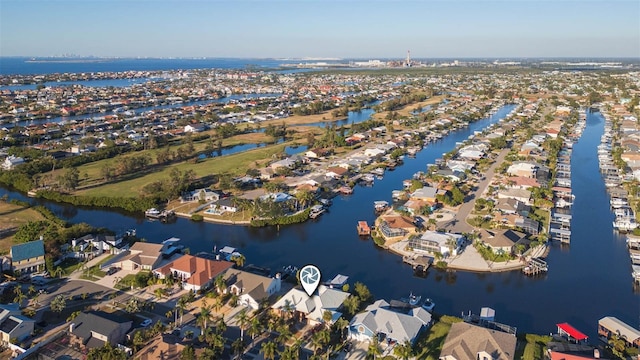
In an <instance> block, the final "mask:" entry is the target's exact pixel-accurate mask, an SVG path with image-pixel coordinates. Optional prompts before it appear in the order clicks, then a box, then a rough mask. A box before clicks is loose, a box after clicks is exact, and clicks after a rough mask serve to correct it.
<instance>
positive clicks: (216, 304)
mask: <svg viewBox="0 0 640 360" xmlns="http://www.w3.org/2000/svg"><path fill="white" fill-rule="evenodd" d="M223 305H224V304H223V303H222V298H220V297H217V298H215V299H213V305H211V307H212V308H213V310H215V312H216V313H218V312H220V309H222V306H223Z"/></svg>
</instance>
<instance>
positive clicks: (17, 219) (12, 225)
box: [0, 201, 44, 254]
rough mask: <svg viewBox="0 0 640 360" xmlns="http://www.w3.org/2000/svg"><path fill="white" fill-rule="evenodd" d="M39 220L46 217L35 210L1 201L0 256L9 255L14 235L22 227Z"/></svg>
mask: <svg viewBox="0 0 640 360" xmlns="http://www.w3.org/2000/svg"><path fill="white" fill-rule="evenodd" d="M39 220H44V217H43V216H42V214H40V213H39V212H37V211H35V210H33V209H30V208H25V207H22V206H20V205H14V204H10V203H7V202H4V201H0V254H8V253H9V249H11V245H13V235H14V233H15V232H16V231H17V230H18V228H19V227H20V225H22V224H26V223H27V222H30V221H39Z"/></svg>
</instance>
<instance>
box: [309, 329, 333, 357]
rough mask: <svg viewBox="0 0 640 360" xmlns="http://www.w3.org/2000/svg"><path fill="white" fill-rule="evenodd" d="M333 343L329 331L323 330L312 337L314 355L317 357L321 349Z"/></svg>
mask: <svg viewBox="0 0 640 360" xmlns="http://www.w3.org/2000/svg"><path fill="white" fill-rule="evenodd" d="M329 341H331V334H329V331H328V330H327V329H322V330H320V331H318V332H317V333H315V334H313V336H312V337H311V344H312V346H313V355H315V354H316V353H317V352H318V350H319V349H321V348H323V347H325V346H326V345H327V344H329Z"/></svg>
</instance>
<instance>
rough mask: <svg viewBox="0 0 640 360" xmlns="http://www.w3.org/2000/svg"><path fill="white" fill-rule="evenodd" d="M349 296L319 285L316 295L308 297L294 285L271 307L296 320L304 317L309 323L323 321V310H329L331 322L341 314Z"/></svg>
mask: <svg viewBox="0 0 640 360" xmlns="http://www.w3.org/2000/svg"><path fill="white" fill-rule="evenodd" d="M349 296H350V294H349V293H347V292H344V291H341V290H338V289H333V288H330V287H327V286H325V285H320V286H318V290H317V295H316V294H314V295H313V296H311V297H309V295H307V293H306V292H305V291H304V290H302V289H300V288H297V287H296V288H293V289H291V290H290V291H289V292H288V293H286V294H285V295H283V296H282V297H281V298H280V299H279V300H278V301H277V302H276V303H275V304H273V306H271V308H272V309H274V311H276V312H278V313H279V314H282V315H284V314H290V315H292V316H293V317H294V318H296V319H298V320H303V319H305V320H306V321H307V322H308V323H309V324H310V325H316V324H321V323H324V320H323V315H324V313H325V311H329V312H330V313H331V321H330V322H331V323H333V322H335V321H336V320H338V318H340V316H341V315H342V313H341V312H340V309H341V308H342V304H343V303H344V301H345V300H346V299H347V298H348V297H349Z"/></svg>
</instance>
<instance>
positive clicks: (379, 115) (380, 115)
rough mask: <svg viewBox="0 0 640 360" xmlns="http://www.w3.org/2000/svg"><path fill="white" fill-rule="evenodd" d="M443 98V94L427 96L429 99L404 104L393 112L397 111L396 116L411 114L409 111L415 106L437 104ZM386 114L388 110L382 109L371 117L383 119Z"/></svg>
mask: <svg viewBox="0 0 640 360" xmlns="http://www.w3.org/2000/svg"><path fill="white" fill-rule="evenodd" d="M445 98H446V96H445V95H439V96H434V97H432V98H429V99H427V100H425V101H421V102H419V103H415V104H409V105H406V106H405V107H403V108H402V109H399V110H395V112H397V113H398V116H399V117H403V116H409V115H411V112H412V111H413V110H414V109H415V108H417V107H420V108H423V107H425V106H428V105H434V104H438V103H440V102H441V101H442V100H444V99H445ZM388 114H389V111H383V112H380V113H375V114H373V118H374V119H378V120H384V119H385V117H386V116H387V115H388Z"/></svg>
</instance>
